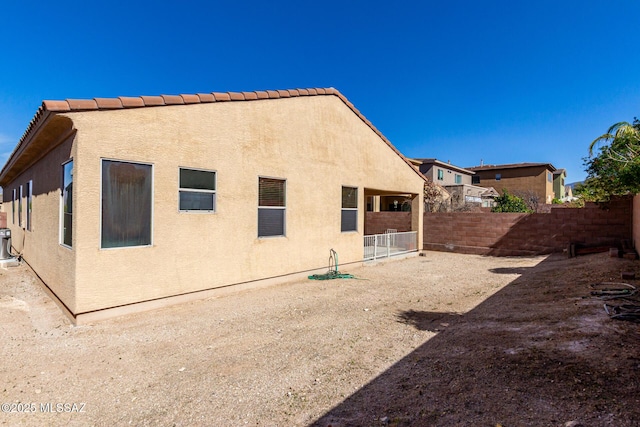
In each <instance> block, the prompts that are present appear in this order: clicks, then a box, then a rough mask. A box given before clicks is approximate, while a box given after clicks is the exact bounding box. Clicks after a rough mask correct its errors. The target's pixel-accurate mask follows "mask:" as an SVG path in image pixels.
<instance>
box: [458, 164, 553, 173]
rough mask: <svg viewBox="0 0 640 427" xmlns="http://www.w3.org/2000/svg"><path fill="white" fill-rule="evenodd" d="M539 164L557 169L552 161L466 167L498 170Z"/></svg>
mask: <svg viewBox="0 0 640 427" xmlns="http://www.w3.org/2000/svg"><path fill="white" fill-rule="evenodd" d="M537 166H545V167H546V168H547V169H549V170H551V171H552V172H553V171H555V170H556V168H555V167H554V166H553V165H552V164H551V163H510V164H505V165H482V166H472V167H470V168H465V169H468V170H470V171H474V172H478V171H485V170H497V169H518V168H530V167H537Z"/></svg>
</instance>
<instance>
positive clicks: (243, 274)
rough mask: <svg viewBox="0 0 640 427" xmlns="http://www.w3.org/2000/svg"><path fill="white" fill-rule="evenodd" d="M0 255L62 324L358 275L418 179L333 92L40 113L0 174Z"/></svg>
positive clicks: (131, 100) (90, 103)
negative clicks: (0, 214) (371, 224)
mask: <svg viewBox="0 0 640 427" xmlns="http://www.w3.org/2000/svg"><path fill="white" fill-rule="evenodd" d="M0 185H1V186H2V188H3V189H4V208H3V209H4V211H5V212H7V223H8V227H9V228H11V231H12V235H13V236H12V237H13V240H12V241H13V247H14V250H15V251H17V252H20V253H22V255H23V259H24V260H25V262H27V263H28V264H29V265H30V266H31V268H33V270H34V271H35V272H36V273H37V274H38V275H39V277H40V278H41V279H42V281H43V282H44V283H45V285H46V287H47V288H48V290H50V292H51V294H52V295H53V296H54V297H55V298H56V299H57V300H58V302H59V303H60V305H61V306H62V307H63V309H64V310H65V311H66V312H67V314H69V315H70V316H71V317H72V318H73V319H74V321H75V322H77V323H83V322H87V321H93V320H97V319H100V318H105V317H110V316H113V315H118V314H121V313H125V312H129V311H137V310H142V309H149V308H154V307H157V306H162V305H165V304H168V303H174V302H180V301H184V300H188V299H193V298H202V297H206V296H210V295H212V294H215V293H216V292H222V289H239V288H243V287H255V286H259V285H264V284H266V283H271V282H273V281H278V280H284V279H287V278H291V277H293V276H292V275H302V274H305V275H306V274H309V273H311V272H317V271H322V272H324V271H326V268H327V260H328V255H329V250H330V249H334V250H336V251H337V252H338V253H339V256H340V263H341V265H345V264H347V265H348V264H350V263H360V262H362V260H363V237H364V218H365V208H366V205H365V200H366V199H367V197H370V196H374V195H388V194H403V195H405V196H407V197H409V198H410V199H411V216H412V225H411V228H412V230H414V231H420V232H418V233H416V248H421V247H422V232H421V230H422V215H423V204H422V190H423V185H424V179H423V178H422V176H421V175H420V173H419V172H418V171H416V170H415V169H414V168H413V166H412V165H411V163H410V162H409V161H408V160H407V159H406V158H404V157H403V156H402V155H401V154H400V153H399V152H398V151H397V150H396V149H395V148H394V147H393V146H392V145H391V143H390V142H389V141H388V140H387V139H386V138H385V137H384V136H383V135H382V134H381V133H380V132H379V131H378V130H377V129H376V128H375V127H374V126H373V125H372V124H371V123H370V122H369V121H368V120H367V119H366V118H365V117H364V116H363V115H362V114H360V113H359V111H358V110H357V109H356V108H355V107H354V106H353V105H352V104H351V103H350V102H349V101H348V100H347V99H346V98H345V97H344V96H343V95H342V94H341V93H340V92H338V91H337V90H335V89H332V88H330V89H296V90H279V91H258V92H233V93H230V92H229V93H206V94H194V95H179V96H151V97H148V96H142V97H120V98H108V99H107V98H96V99H91V100H72V99H69V100H64V101H44V102H43V104H42V106H41V107H40V109H39V110H38V112H37V114H36V115H35V117H34V118H33V120H32V121H31V123H30V125H29V127H28V129H27V130H26V132H25V134H24V136H23V137H22V139H21V140H20V142H19V144H18V145H17V147H16V148H15V150H14V151H13V153H12V154H11V156H10V157H9V159H8V161H7V163H6V165H5V166H4V168H3V169H2V171H0Z"/></svg>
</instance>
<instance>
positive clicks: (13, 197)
mask: <svg viewBox="0 0 640 427" xmlns="http://www.w3.org/2000/svg"><path fill="white" fill-rule="evenodd" d="M17 192H18V190H16V189H15V188H14V189H13V191H12V192H11V222H12V223H13V224H14V225H15V223H16V198H17Z"/></svg>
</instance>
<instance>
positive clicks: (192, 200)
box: [179, 168, 216, 212]
mask: <svg viewBox="0 0 640 427" xmlns="http://www.w3.org/2000/svg"><path fill="white" fill-rule="evenodd" d="M179 199H180V201H179V203H180V210H181V211H205V212H215V211H216V173H215V172H213V171H207V170H201V169H188V168H180V190H179Z"/></svg>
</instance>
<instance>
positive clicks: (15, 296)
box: [0, 252, 640, 427]
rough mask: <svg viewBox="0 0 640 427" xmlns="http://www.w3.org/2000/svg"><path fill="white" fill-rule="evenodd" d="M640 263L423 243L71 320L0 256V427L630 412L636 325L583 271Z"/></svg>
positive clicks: (637, 392) (533, 420)
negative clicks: (412, 253)
mask: <svg viewBox="0 0 640 427" xmlns="http://www.w3.org/2000/svg"><path fill="white" fill-rule="evenodd" d="M639 266H640V264H639V263H638V261H629V260H623V259H617V258H609V257H608V255H607V254H597V255H589V256H583V257H579V258H574V259H566V258H564V257H562V256H560V255H555V256H551V257H534V258H491V257H480V256H473V255H458V254H447V253H438V252H427V253H426V256H424V257H414V258H409V259H405V260H398V261H393V262H388V263H383V264H378V265H374V266H365V267H362V268H358V269H351V270H349V269H345V271H343V272H351V273H353V274H355V275H356V276H357V277H358V278H359V280H333V281H308V280H304V281H298V282H292V283H287V284H283V285H278V286H273V287H269V288H265V289H258V290H253V291H243V292H238V293H236V294H232V295H227V296H224V297H220V298H210V299H207V300H202V301H197V302H193V303H188V304H183V305H178V306H173V307H169V308H165V309H161V310H156V311H152V312H147V313H140V314H136V315H130V316H126V317H121V318H116V319H111V320H108V321H103V322H101V323H97V324H94V325H88V326H78V327H75V326H72V325H71V324H70V322H69V321H68V320H67V319H66V318H65V317H64V316H63V315H62V314H61V312H60V311H59V310H58V308H57V306H56V305H55V304H54V303H53V302H52V301H51V300H49V299H48V297H47V296H46V294H45V293H44V292H43V291H42V290H41V288H40V287H39V286H40V285H39V284H38V282H37V279H36V278H35V277H34V276H33V275H32V274H31V273H30V271H29V270H28V269H27V267H25V266H21V267H17V268H14V269H10V270H8V271H4V270H0V272H1V275H0V324H1V325H2V330H1V332H0V340H1V341H2V346H1V350H0V403H2V404H3V405H2V409H3V412H2V413H0V425H7V426H16V425H28V426H31V425H33V426H36V425H47V426H66V425H72V426H89V425H96V426H116V425H118V426H119V425H135V426H145V425H154V426H155V425H162V426H174V425H175V426H192V425H195V426H198V425H202V426H214V425H215V426H222V425H224V426H240V425H259V426H305V425H313V426H321V427H326V426H328V425H331V426H361V425H362V426H377V425H399V426H400V425H401V426H467V425H474V426H492V427H495V426H497V425H501V426H504V427H508V426H573V427H575V426H579V425H582V426H616V427H617V426H623V427H624V426H638V425H640V379H639V376H638V369H639V368H640V354H639V353H638V349H639V348H640V340H639V338H640V326H639V325H638V324H637V323H631V322H625V321H617V320H612V319H610V318H609V317H608V316H607V315H606V313H605V312H604V310H603V309H602V301H600V300H598V299H597V298H595V297H592V296H590V295H589V291H590V289H589V288H588V285H590V284H592V283H596V282H600V281H620V273H621V272H622V271H635V272H637V273H639V276H640V268H639ZM627 283H632V284H635V281H627ZM65 404H66V405H65ZM7 411H9V412H7ZM25 411H29V412H28V413H25Z"/></svg>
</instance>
